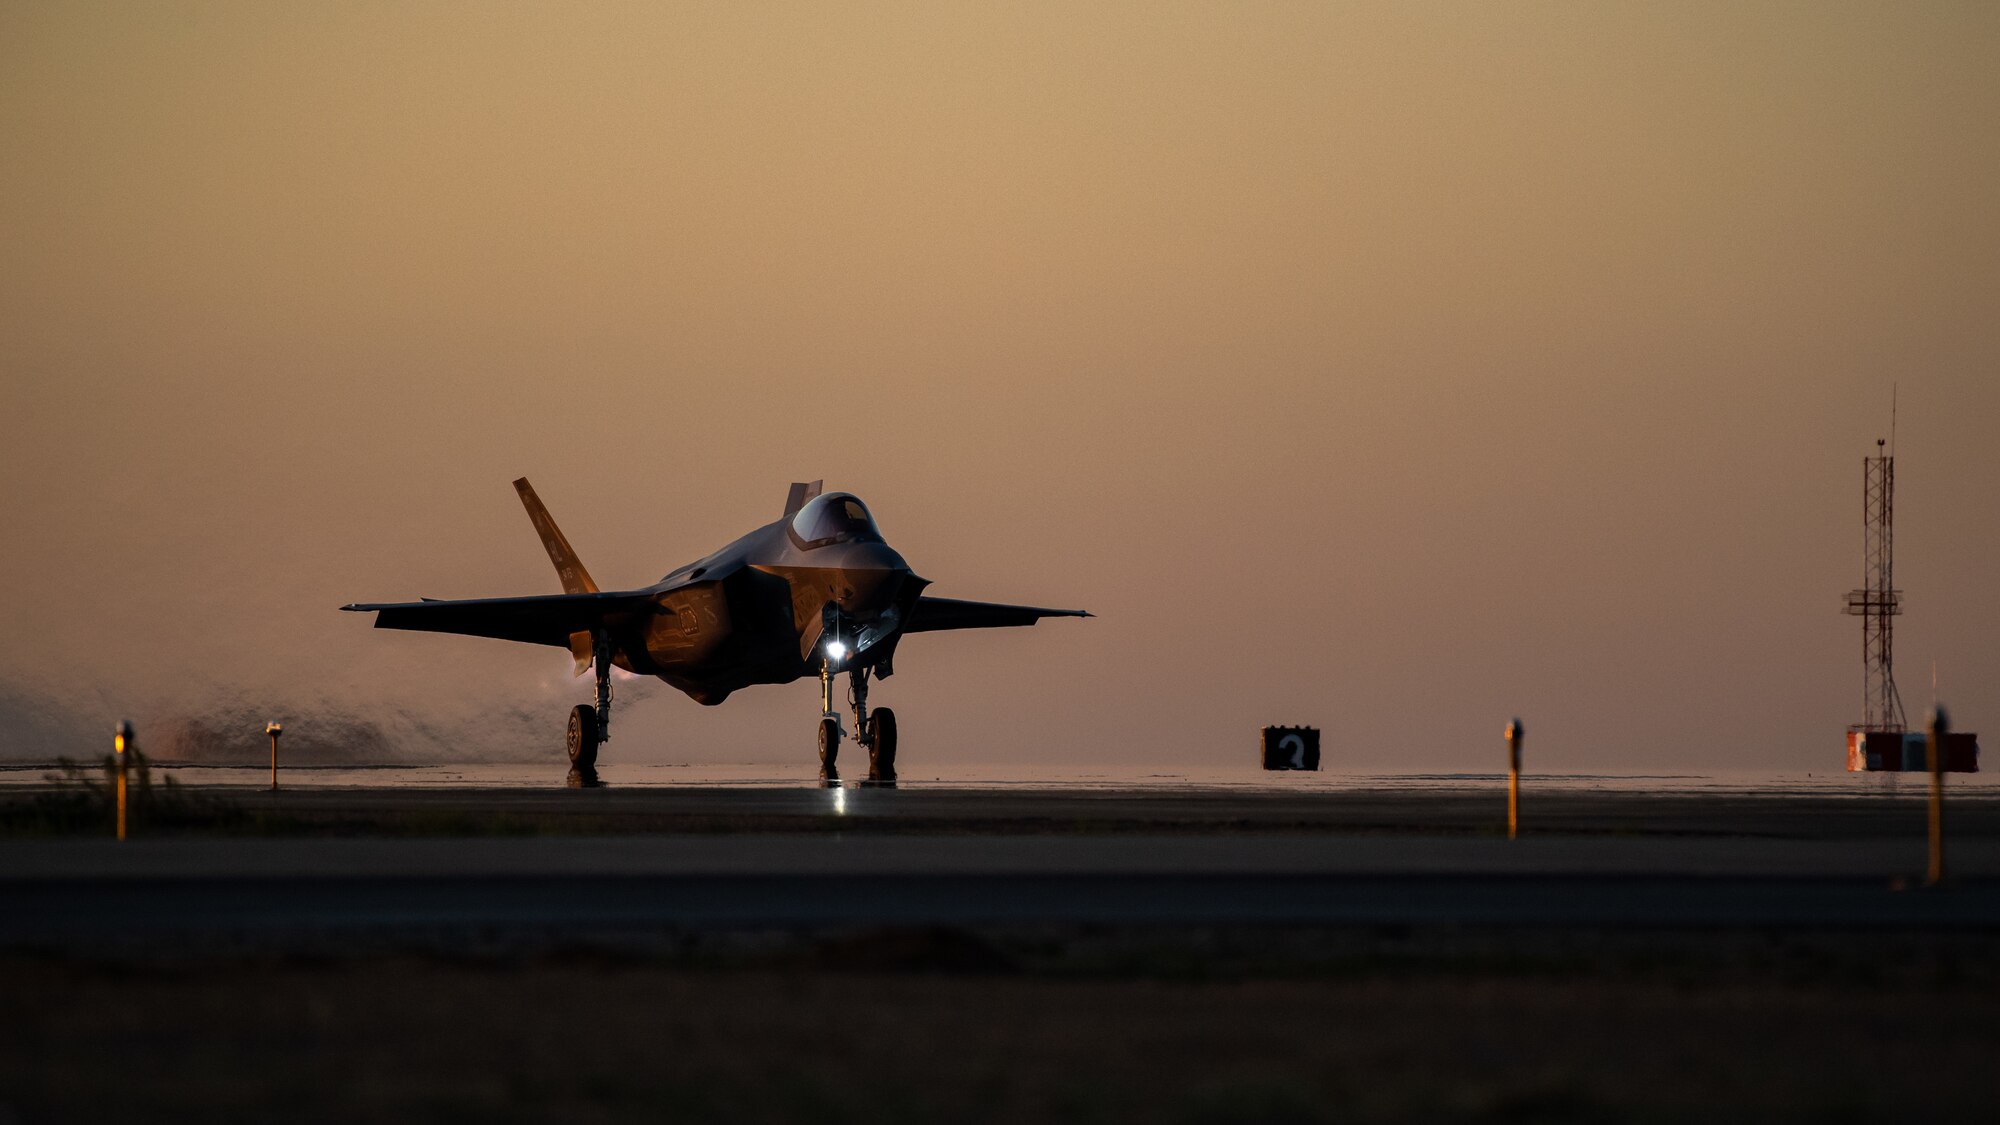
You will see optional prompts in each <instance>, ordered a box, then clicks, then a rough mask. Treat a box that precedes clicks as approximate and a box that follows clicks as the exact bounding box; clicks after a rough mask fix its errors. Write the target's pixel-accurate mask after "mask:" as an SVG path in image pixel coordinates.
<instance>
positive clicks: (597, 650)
mask: <svg viewBox="0 0 2000 1125" xmlns="http://www.w3.org/2000/svg"><path fill="white" fill-rule="evenodd" d="M590 648H591V656H592V659H593V662H594V663H595V664H596V665H597V706H596V707H592V706H591V705H590V704H588V703H579V704H577V705H576V706H575V707H573V708H571V709H570V713H569V740H568V746H569V784H570V787H571V788H576V789H591V788H595V787H597V786H599V785H602V784H603V782H601V781H599V780H598V779H597V746H598V744H599V743H602V742H609V741H611V639H610V638H609V637H607V636H605V635H604V634H603V633H601V632H600V633H598V634H597V635H596V636H595V637H593V638H592V639H591V645H590Z"/></svg>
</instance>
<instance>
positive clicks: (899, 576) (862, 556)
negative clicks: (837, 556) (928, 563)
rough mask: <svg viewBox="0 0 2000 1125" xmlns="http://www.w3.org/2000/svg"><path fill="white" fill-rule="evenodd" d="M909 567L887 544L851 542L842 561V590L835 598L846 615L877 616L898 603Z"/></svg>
mask: <svg viewBox="0 0 2000 1125" xmlns="http://www.w3.org/2000/svg"><path fill="white" fill-rule="evenodd" d="M909 574H910V567H909V564H907V563H905V562H904V561H903V556H901V555H899V554H897V553H896V552H895V551H894V550H893V549H891V548H890V546H889V545H888V544H886V543H850V544H848V545H847V551H846V553H845V556H844V557H843V558H842V559H841V560H840V576H841V580H842V581H841V587H842V588H841V589H840V590H839V591H838V592H837V593H838V596H837V597H836V598H835V600H836V601H837V602H839V604H840V610H841V612H842V613H846V614H849V615H852V616H854V617H861V618H867V617H873V616H875V615H876V614H878V613H880V612H882V611H883V610H885V609H888V608H889V607H890V606H892V605H894V604H895V603H896V594H897V592H898V591H899V590H901V589H902V586H903V579H905V578H907V577H909Z"/></svg>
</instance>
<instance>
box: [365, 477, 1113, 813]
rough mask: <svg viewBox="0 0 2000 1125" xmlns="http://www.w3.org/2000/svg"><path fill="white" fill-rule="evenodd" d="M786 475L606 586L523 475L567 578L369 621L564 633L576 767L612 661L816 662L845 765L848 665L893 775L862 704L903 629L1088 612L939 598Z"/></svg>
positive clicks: (714, 671) (860, 525)
mask: <svg viewBox="0 0 2000 1125" xmlns="http://www.w3.org/2000/svg"><path fill="white" fill-rule="evenodd" d="M822 484H823V482H821V481H813V482H811V483H809V484H805V483H802V484H794V485H792V490H791V495H790V496H789V497H787V498H786V500H785V514H784V516H783V517H781V518H780V519H778V520H777V521H775V522H773V523H768V524H765V525H764V526H763V527H760V528H758V529H757V530H755V531H753V532H751V533H750V534H748V535H745V536H743V537H742V538H740V539H738V540H736V541H735V542H733V543H731V544H729V545H728V546H726V547H724V548H722V549H721V550H719V551H717V552H715V553H714V554H712V555H708V556H707V557H705V558H701V559H697V560H695V561H694V562H691V563H689V564H687V565H686V566H683V567H681V568H679V569H678V570H675V571H673V572H672V573H670V574H668V575H667V576H666V577H665V578H662V579H660V580H659V581H658V582H655V583H653V584H652V585H651V586H647V587H645V588H643V589H638V590H618V591H603V590H599V589H598V588H597V583H596V582H595V581H594V580H592V579H591V577H590V572H589V571H588V570H585V569H584V566H583V562H582V560H580V559H578V558H577V557H576V551H575V550H573V549H572V548H571V547H570V545H569V540H568V539H567V538H565V537H564V536H563V533H562V531H561V529H559V528H557V527H556V522H555V520H553V519H551V518H550V517H549V512H548V509H547V508H544V507H543V506H542V502H541V499H540V498H539V497H537V496H536V495H535V490H534V488H533V487H532V486H531V485H529V484H528V481H527V478H526V477H523V478H521V479H520V480H517V481H515V482H514V490H515V491H516V492H518V493H519V494H520V496H521V503H522V504H523V505H524V506H525V507H526V508H527V509H528V519H529V520H530V521H531V522H533V523H534V525H535V531H536V532H537V533H539V534H540V535H541V537H542V546H543V547H544V548H546V549H547V550H548V553H549V561H550V562H552V563H554V564H555V568H556V573H557V575H559V576H560V577H561V579H562V586H563V592H562V593H560V594H548V595H537V596H530V597H522V598H472V599H466V600H460V601H438V600H435V599H431V598H426V599H424V600H422V601H415V602H390V603H367V604H358V605H347V606H342V607H341V608H342V609H346V610H354V611H356V612H368V613H374V614H375V627H376V628H377V629H414V630H418V631H422V632H431V633H461V634H465V635H467V636H474V637H493V638H497V639H499V640H504V641H522V642H525V643H528V644H541V645H552V646H554V647H556V648H566V649H568V650H569V652H570V655H571V656H572V657H574V658H575V662H576V671H575V674H576V675H579V676H581V675H583V674H584V672H586V671H589V670H591V669H593V668H594V669H595V670H596V672H597V701H596V703H595V705H592V704H588V703H580V704H578V705H577V706H576V707H575V708H574V709H572V710H571V711H570V715H569V738H568V749H569V760H570V765H571V767H572V768H573V769H574V770H576V771H577V773H578V774H579V775H580V776H582V777H584V778H587V779H594V778H595V776H596V774H595V770H596V766H597V750H598V746H599V745H600V744H602V743H604V742H608V741H610V738H611V669H612V668H614V667H615V668H623V669H625V670H626V671H628V672H632V673H636V674H638V675H645V676H657V677H658V678H660V679H662V680H665V681H666V682H667V683H669V684H672V685H673V686H674V687H676V688H678V689H680V690H681V691H683V692H685V693H687V695H688V696H689V697H690V698H692V699H694V700H695V702H697V703H703V704H707V705H710V706H713V705H715V704H718V703H721V702H722V701H723V700H725V699H727V698H729V696H730V693H732V692H735V691H737V690H738V689H740V688H745V687H749V686H750V685H752V684H785V683H791V682H792V681H793V680H797V679H800V678H802V677H805V676H811V675H818V676H819V696H820V719H819V761H820V777H821V778H822V779H826V780H829V781H836V782H837V781H838V779H839V776H840V774H839V768H838V758H839V754H840V743H841V740H842V739H844V738H847V737H849V736H850V734H849V732H848V731H847V730H846V729H845V728H844V727H843V726H842V725H841V719H840V713H839V711H838V710H837V709H836V708H835V706H834V695H833V684H834V679H835V677H836V676H838V675H839V674H840V673H842V672H845V673H846V674H847V680H848V689H847V698H848V703H849V705H850V707H851V708H852V712H853V716H854V730H853V732H852V737H853V738H854V739H855V741H856V742H858V743H859V744H860V745H861V746H863V747H865V748H866V749H867V750H868V778H867V780H868V782H870V783H874V784H884V785H893V784H894V783H895V780H896V713H895V712H894V711H891V710H889V709H888V708H887V707H881V708H877V709H875V710H874V711H873V712H871V711H869V709H868V680H869V678H870V676H871V675H872V676H873V677H874V678H875V679H878V680H886V679H888V678H889V677H890V676H891V675H892V674H893V673H894V671H895V657H896V648H897V645H898V644H900V643H901V642H902V639H903V637H904V636H906V635H907V634H910V633H932V632H938V631H940V630H945V629H989V628H1000V627H1006V626H1018V625H1033V624H1034V623H1035V622H1037V621H1039V620H1041V619H1042V618H1044V617H1089V616H1091V615H1090V614H1089V613H1086V612H1084V611H1083V610H1080V609H1042V608H1039V607H1036V606H1025V605H1000V604H996V603H993V602H970V601H960V600H957V599H954V598H934V597H928V596H926V595H925V594H924V592H923V591H924V587H926V586H928V585H930V582H929V580H928V579H924V578H919V577H917V576H916V575H915V574H914V573H912V572H911V570H910V567H909V564H907V563H905V562H904V561H903V556H901V555H899V554H897V553H896V552H895V550H894V549H893V548H891V547H890V546H889V544H888V543H887V542H886V541H885V540H884V539H883V538H882V532H881V530H880V529H879V528H877V527H876V525H875V517H874V516H872V515H870V514H869V511H868V507H867V505H865V504H863V503H862V502H861V500H860V498H859V497H856V496H854V495H853V494H852V493H847V492H825V491H823V490H822V487H821V486H822Z"/></svg>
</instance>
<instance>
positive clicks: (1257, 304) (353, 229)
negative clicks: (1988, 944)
mask: <svg viewBox="0 0 2000 1125" xmlns="http://www.w3.org/2000/svg"><path fill="white" fill-rule="evenodd" d="M1996 123H2000V5H1993V4H1986V3H1966V4H1945V3H1935V4H1915V3H1871V4H1849V3H1831V2H1829V3H1810V4H1769V3H1736V2H1730V3H1712V4H1699V3H1686V2H1673V3H1662V4H1636V3H1635V4H1624V3H1620V4H1556V3H1550V4H1529V3H1520V4H1437V5H1432V4H1417V3H1407V4H1405V3H1398V4H1360V5H1356V4H1341V3H1312V4H1177V3H1158V2H1148V3H1134V4H1114V3H1092V4H1082V5H1079V4H1064V3H1050V4H1004V5H986V4H977V5H975V4H963V5H960V4H935V3H911V4H900V5H874V4H861V5H854V4H804V3H799V4H791V3H785V4H741V3H714V4H682V3H667V2H660V3H630V4H625V3H590V4H558V3H548V4H484V3H465V4H429V3H414V4H374V3H366V4H364V3H323V4H310V5H294V4H270V3H261V2H260V3H171V2H161V3H147V4H131V3H123V2H121V3H108V4H91V3H60V4H58V3H46V4H43V3H23V2H10V3H5V4H0V154H4V159H0V419H4V423H3V424H4V428H5V432H4V436H0V479H4V482H5V487H4V490H0V522H4V526H5V528H6V540H5V547H4V550H0V623H4V629H0V753H4V754H7V755H11V756H16V757H20V756H46V755H48V754H51V753H55V752H72V753H74V752H77V751H79V750H84V749H93V748H98V747H100V746H102V745H107V744H108V732H109V730H110V726H111V722H112V721H113V719H115V718H117V717H120V716H125V715H129V716H131V717H132V718H133V719H135V721H138V722H139V723H140V727H141V732H142V739H143V738H144V732H145V731H146V730H147V729H148V724H149V723H150V724H154V725H155V726H158V725H160V724H165V723H168V722H171V721H173V720H175V719H177V718H186V717H189V716H201V715H205V714H212V713H226V712H228V711H229V710H230V709H231V708H234V707H238V706H248V707H250V708H252V709H253V710H255V711H256V712H257V713H258V714H259V715H262V714H263V713H264V712H266V711H268V712H269V713H271V714H272V715H273V716H274V717H284V718H287V719H288V721H290V722H293V723H304V724H310V723H311V722H313V721H315V719H316V718H326V717H345V718H349V719H353V720H356V721H361V722H367V723H377V724H381V725H382V726H383V728H384V729H385V730H386V731H388V732H389V736H390V738H391V740H392V742H395V743H396V744H397V745H398V747H399V749H400V751H401V752H404V753H409V754H416V755H421V756H432V757H434V756H437V755H438V754H439V753H440V752H441V751H440V749H439V747H440V746H443V745H447V744H448V745H449V746H450V747H451V748H452V749H451V751H450V752H452V753H459V754H463V755H464V756H466V757H469V758H470V757H484V756H500V757H521V756H527V755H538V756H546V757H548V758H549V759H550V760H551V761H555V760H557V755H559V754H560V750H559V749H558V747H559V745H560V735H561V726H562V722H563V719H564V712H565V711H566V710H567V708H568V707H569V705H570V704H572V703H575V702H580V701H582V700H584V699H585V698H586V696H587V692H588V681H587V680H572V679H571V678H570V677H569V670H570V669H569V657H568V655H567V654H566V653H563V652H560V651H558V650H554V649H543V648H534V647H527V646H512V645H507V644H503V643H500V642H494V641H482V640H477V639H470V638H457V637H440V636H425V635H414V634H402V633H389V632H378V631H373V630H371V629H369V628H368V620H367V619H366V618H364V617H360V616H357V615H353V614H342V613H339V612H337V607H338V606H340V605H342V604H343V603H346V602H351V601H376V600H380V601H393V600H403V599H413V598H415V597H417V596H420V595H422V596H430V597H478V596H499V595H507V594H525V593H546V592H554V591H556V590H557V589H558V587H557V584H556V579H555V576H554V574H553V573H552V572H551V571H550V568H549V565H548V561H547V559H546V558H545V556H544V555H543V553H542V551H541V549H540V547H539V545H538V544H537V542H536V540H535V537H534V534H533V532H532V530H531V529H530V527H529V525H528V521H527V519H526V518H525V517H524V516H523V514H522V512H521V510H520V507H519V504H518V503H517V501H516V499H515V496H514V493H513V490H512V489H511V488H510V487H509V485H508V482H509V481H510V480H512V479H513V478H514V477H516V476H521V475H526V476H528V477H530V478H531V479H533V481H534V482H535V484H536V486H537V487H538V488H539V490H540V492H541V495H542V497H543V499H544V500H545V501H547V503H548V504H549V507H550V508H551V510H552V511H553V513H554V514H555V516H556V518H557V520H558V521H560V523H561V524H562V526H563V528H564V530H565V531H566V532H567V533H568V535H569V538H570V539H571V541H572V542H573V543H574V544H575V545H576V547H577V549H578V551H579V552H580V553H581V555H582V557H583V558H584V560H585V561H586V562H587V563H588V565H589V566H590V567H591V569H592V570H593V571H594V572H595V574H596V576H597V578H598V580H599V581H600V583H602V584H604V585H605V587H606V588H613V587H629V586H635V585H641V584H644V583H648V582H651V581H653V580H655V579H657V578H658V577H660V576H661V575H662V574H664V573H665V572H666V571H668V570H669V569H671V568H673V567H674V566H677V565H679V564H681V563H683V562H687V561H690V560H692V559H694V558H696V557H698V556H700V555H702V554H705V553H706V552H708V551H710V550H712V549H713V548H715V547H716V546H719V545H720V544H721V543H722V542H724V541H726V540H727V539H729V538H732V537H733V536H735V535H737V534H740V533H741V532H743V531H746V530H748V529H750V528H751V527H753V526H755V525H757V524H759V523H763V522H765V521H768V520H770V519H773V518H776V517H777V515H778V514H779V512H780V510H781V508H782V505H783V501H784V498H785V491H786V485H787V484H788V482H790V481H793V480H809V479H814V478H820V477H824V478H825V479H826V481H827V484H828V487H829V488H840V489H847V490H851V491H854V492H857V493H858V494H860V495H861V496H862V497H863V498H865V499H866V500H867V501H868V503H869V504H870V505H871V506H872V507H873V509H874V510H875V513H876V515H877V517H878V519H879V521H880V523H881V525H882V527H883V530H884V531H885V532H886V534H887V536H888V538H889V540H890V542H891V543H892V544H894V545H895V546H896V547H897V548H898V549H899V550H901V551H902V553H903V554H904V555H905V556H906V557H907V558H908V559H909V561H910V563H911V564H912V566H913V567H914V568H915V569H916V570H917V572H918V573H919V574H922V575H924V576H925V577H928V578H930V579H931V580H932V581H933V582H934V583H935V585H934V586H933V587H932V592H934V593H936V594H939V595H941V596H948V597H967V598H980V599H990V600H1002V601H1022V602H1030V603H1035V604H1042V605H1057V606H1079V607H1084V608H1088V609H1090V610H1092V611H1094V612H1095V613H1097V614H1099V615H1100V616H1099V618H1098V619H1097V620H1093V621H1081V622H1078V621H1051V622H1044V623H1043V624H1041V625H1039V626H1037V627H1035V628H1033V629H1027V630H1012V631H1000V632H989V633H958V634H936V635H926V636H919V637H913V638H911V639H910V640H909V641H908V642H907V643H905V644H904V645H903V647H902V649H901V651H900V654H899V657H898V668H897V675H896V676H895V678H893V679H891V680H889V681H887V682H885V683H884V684H882V685H881V687H880V688H879V689H878V690H877V691H876V693H875V702H876V703H877V704H878V705H891V706H894V707H895V708H896V710H897V711H898V713H899V717H900V718H901V720H902V728H903V751H902V757H903V761H904V772H905V774H906V775H908V776H912V777H920V776H922V775H923V770H924V768H925V767H926V765H929V764H934V763H936V764H942V763H946V762H951V763H998V764H1010V763H1011V764H1019V765H1021V766H1023V767H1024V768H1030V767H1033V766H1035V765H1037V764H1065V765H1075V764H1083V763H1089V762H1095V761H1102V762H1105V763H1107V764H1113V765H1119V766H1143V765H1150V764H1155V763H1157V764H1160V765H1163V766H1169V767H1173V768H1196V767H1201V766H1207V765H1215V764H1228V763H1241V764H1243V765H1244V766H1245V767H1246V768H1247V767H1248V766H1249V765H1250V764H1251V763H1252V762H1253V761H1254V751H1255V738H1256V729H1257V728H1258V727H1259V726H1261V725H1263V724H1265V723H1268V722H1309V723H1315V724H1317V725H1319V726H1321V727H1322V728H1324V729H1325V730H1326V732H1327V739H1328V742H1327V761H1328V764H1329V765H1330V766H1333V767H1336V768H1355V769H1381V770H1430V769H1440V770H1442V769H1490V768H1495V767H1496V766H1497V765H1498V764H1499V763H1500V762H1501V761H1502V760H1503V758H1502V753H1503V752H1502V749H1501V742H1500V737H1499V735H1500V730H1501V726H1502V724H1503V723H1504V722H1505V721H1506V719H1507V718H1508V717H1509V716H1510V715H1514V714H1520V715H1521V716H1523V717H1524V718H1525V719H1526V721H1527V723H1528V725H1529V728H1530V732H1531V739H1532V741H1531V744H1530V750H1531V756H1532V757H1533V759H1534V762H1535V764H1536V765H1538V766H1539V767H1541V768H1545V769H1550V770H1563V771H1593V770H1603V771H1621V772H1674V771H1681V770H1688V769H1713V768H1743V769H1782V770H1814V771H1819V770H1838V769H1839V768H1840V767H1841V764H1842V761H1843V748H1842V737H1843V736H1842V729H1843V727H1844V725H1845V724H1847V723H1849V722H1852V721H1854V720H1856V719H1857V718H1858V717H1859V709H1860V685H1861V665H1860V650H1861V643H1860V628H1859V625H1858V623H1857V622H1856V621H1854V620H1852V619H1849V618H1846V617H1843V616H1842V615H1841V613H1840V607H1841V603H1842V594H1843V593H1844V592H1845V591H1846V590H1848V589H1849V588H1851V587H1853V586H1856V585H1858V584H1859V583H1860V580H1861V561H1860V553H1861V523H1860V507H1861V505H1860V481H1861V460H1862V458H1863V457H1864V456H1865V455H1866V454H1868V453H1870V452H1872V450H1873V446H1874V440H1875V439H1876V438H1877V437H1878V436H1887V431H1888V427H1889V410H1890V396H1891V388H1892V386H1894V387H1898V388H1899V390H1898V396H1899V402H1900V423H1899V431H1898V446H1899V449H1898V453H1899V462H1898V479H1899V493H1898V515H1899V522H1898V541H1897V550H1898V577H1899V585H1900V586H1902V587H1903V588H1904V589H1905V590H1906V591H1907V599H1908V601H1907V604H1908V614H1907V615H1906V616H1905V617H1903V618H1901V619H1900V621H1899V624H1898V630H1899V631H1898V640H1899V645H1898V655H1899V657H1900V665H1899V667H1900V673H1901V674H1900V679H1901V681H1902V686H1903V694H1904V697H1905V699H1906V700H1907V701H1908V702H1909V703H1910V707H1911V713H1912V718H1913V719H1915V718H1916V717H1917V715H1918V713H1919V712H1920V711H1921V710H1922V707H1923V705H1924V704H1925V703H1926V702H1928V700H1929V694H1930V684H1929V681H1930V668H1931V663H1932V661H1933V660H1934V661H1935V662H1936V665H1937V668H1938V676H1939V680H1940V688H1941V691H1942V693H1943V695H1944V697H1945V698H1946V700H1947V701H1948V702H1950V703H1951V704H1952V705H1953V709H1954V712H1955V713H1956V715H1957V717H1958V720H1959V725H1960V726H1961V727H1969V728H1974V729H1977V728H1980V727H1981V726H1984V727H1986V728H1989V729H1992V730H1994V732H1995V733H1994V734H1993V735H1991V736H1989V742H1990V741H1993V740H1994V739H1996V738H2000V592H1996V579H1997V578H2000V562H1996V560H2000V530H1996V527H1995V513H1996V511H2000V143H1996V137H1997V136H2000V134H1996V127H1997V126H1996ZM655 689H656V690H651V691H647V690H644V689H642V688H640V687H638V686H636V685H635V686H631V687H627V688H625V689H624V691H623V693H622V694H621V695H620V710H619V718H618V722H617V725H616V726H615V728H614V732H615V738H614V741H613V742H612V743H611V744H610V745H609V746H608V747H607V748H606V750H605V761H606V763H607V765H615V764H616V763H617V762H618V761H621V760H622V761H648V762H678V761H690V762H698V763H699V762H712V763H739V762H741V763H760V762H770V763H786V764H788V765H789V764H795V765H796V767H797V768H798V769H799V770H800V771H801V773H802V775H803V774H804V773H805V772H806V771H809V770H810V768H811V766H812V763H813V722H814V719H815V718H816V716H817V711H818V699H817V685H816V684H813V683H811V682H801V683H797V684H793V685H789V686H785V687H764V688H752V689H749V690H746V691H745V692H743V693H741V694H739V695H738V696H736V697H734V698H732V699H731V700H730V701H729V702H728V703H727V704H725V705H724V706H722V707H720V708H713V709H710V708H702V707H699V706H697V705H695V704H694V703H692V702H691V701H689V700H687V699H685V698H683V697H681V696H679V695H677V694H676V693H673V692H672V691H671V690H669V689H666V688H665V687H664V686H663V685H655ZM260 738H261V735H260V734H257V733H255V732H250V733H249V734H248V735H247V739H248V741H247V743H246V745H247V746H248V748H249V751H250V752H251V753H255V752H256V748H257V746H258V744H259V743H258V740H259V739H260Z"/></svg>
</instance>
